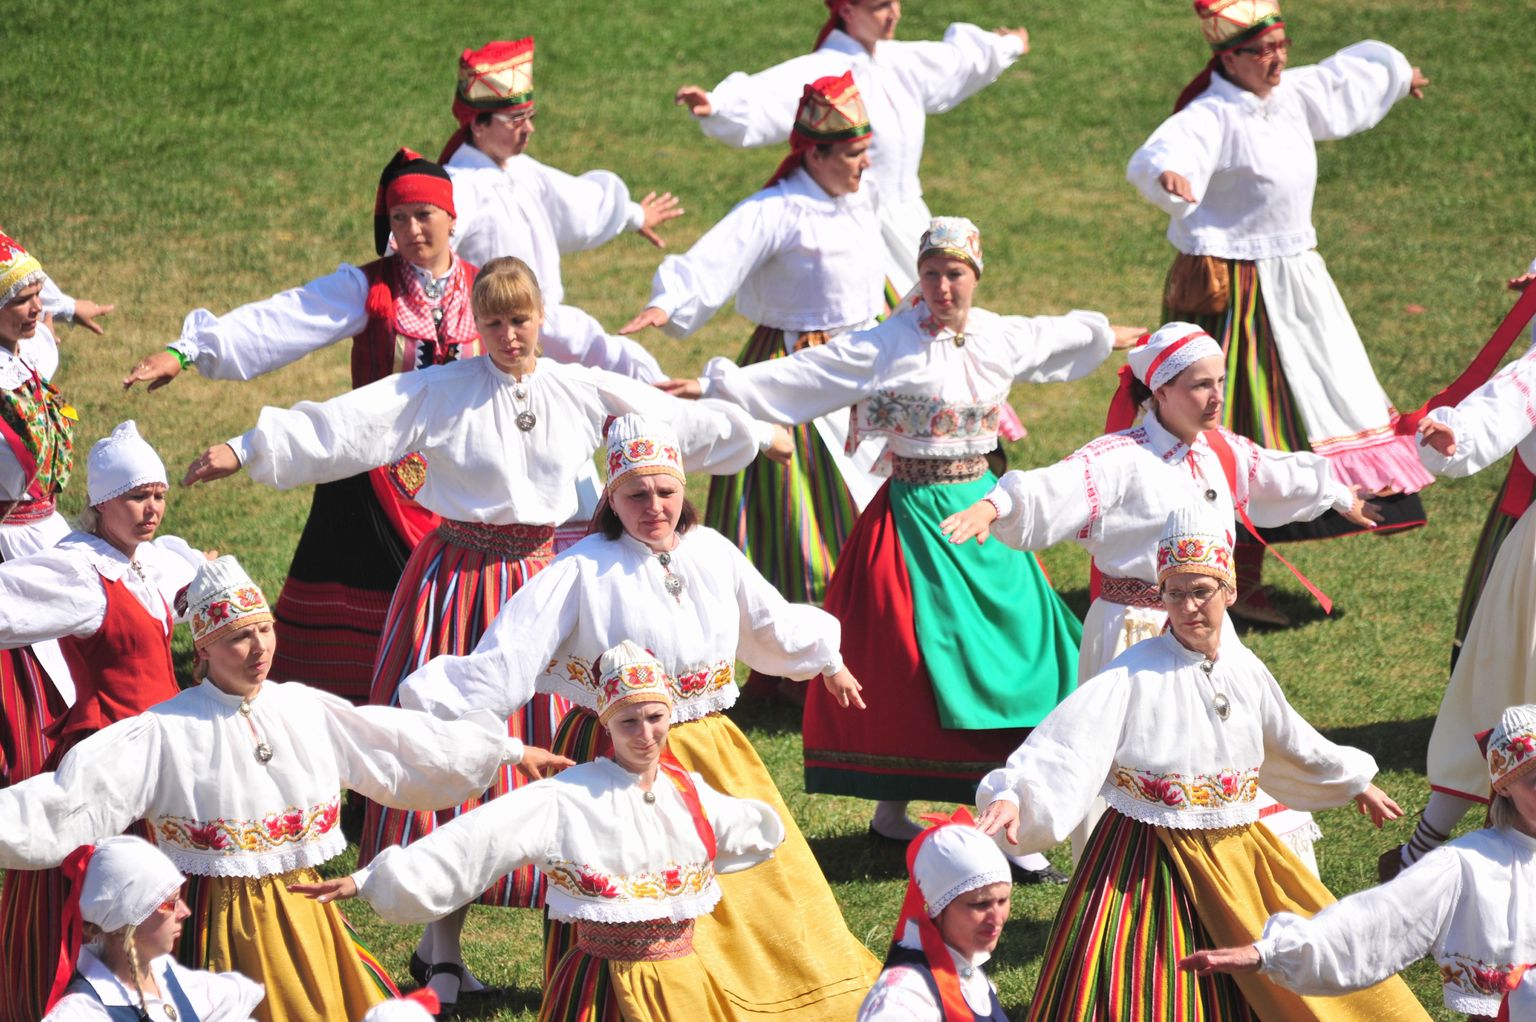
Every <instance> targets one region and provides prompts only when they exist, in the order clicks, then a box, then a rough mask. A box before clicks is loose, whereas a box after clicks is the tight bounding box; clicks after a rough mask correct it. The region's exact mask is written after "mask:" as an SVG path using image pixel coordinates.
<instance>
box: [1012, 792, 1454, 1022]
mask: <svg viewBox="0 0 1536 1022" xmlns="http://www.w3.org/2000/svg"><path fill="white" fill-rule="evenodd" d="M1333 900H1334V899H1333V896H1332V895H1331V894H1329V893H1328V890H1327V888H1325V887H1323V885H1322V884H1321V883H1320V882H1319V881H1318V880H1317V878H1316V877H1313V876H1312V875H1311V874H1310V873H1308V872H1307V871H1306V869H1305V867H1303V866H1302V864H1301V862H1300V861H1299V860H1298V859H1297V858H1296V857H1295V855H1293V854H1292V853H1291V852H1290V850H1289V849H1287V848H1286V847H1285V846H1284V845H1282V844H1281V843H1280V842H1279V840H1278V839H1277V838H1275V837H1274V835H1272V834H1270V833H1269V831H1267V830H1265V829H1264V828H1262V827H1259V826H1258V825H1256V824H1255V825H1249V826H1242V827H1231V828H1227V829H1224V830H1174V829H1170V828H1164V827H1154V826H1151V825H1150V824H1146V823H1139V822H1137V821H1135V820H1132V819H1130V818H1129V817H1127V816H1123V815H1121V814H1120V813H1118V812H1115V811H1113V810H1111V811H1109V812H1107V813H1105V814H1104V817H1103V818H1102V819H1101V820H1100V821H1099V825H1098V826H1097V827H1096V828H1095V829H1094V832H1093V836H1092V837H1091V838H1090V839H1089V841H1088V846H1087V848H1086V850H1085V851H1084V853H1083V858H1082V861H1081V862H1080V863H1079V864H1078V867H1077V870H1076V872H1075V873H1074V874H1073V877H1072V882H1071V884H1070V886H1068V888H1067V893H1066V896H1065V897H1064V898H1063V899H1062V903H1061V908H1060V910H1058V912H1057V914H1056V921H1055V923H1054V924H1053V925H1052V927H1051V935H1050V937H1049V939H1048V940H1047V942H1046V949H1045V956H1044V958H1043V960H1042V962H1041V965H1040V980H1039V984H1038V985H1037V986H1036V988H1035V997H1034V1001H1033V1003H1032V1004H1031V1005H1030V1009H1029V1014H1028V1019H1029V1022H1143V1020H1149V1019H1158V1020H1176V1022H1231V1020H1242V1022H1251V1020H1255V1019H1265V1020H1269V1019H1286V1020H1287V1022H1302V1020H1306V1019H1328V1020H1330V1022H1333V1020H1336V1022H1367V1020H1370V1022H1387V1020H1389V1019H1392V1020H1396V1019H1405V1020H1411V1019H1427V1018H1428V1017H1429V1016H1428V1015H1427V1014H1425V1012H1424V1009H1423V1008H1422V1007H1420V1005H1419V1003H1418V1001H1417V1000H1416V999H1415V998H1414V996H1413V994H1412V993H1411V992H1409V990H1408V988H1407V986H1406V985H1405V984H1404V983H1403V981H1402V980H1401V979H1398V978H1396V977H1393V978H1392V979H1390V980H1387V981H1385V982H1383V983H1378V984H1377V985H1376V986H1373V987H1369V988H1367V989H1365V990H1361V991H1358V992H1356V993H1353V994H1347V995H1344V996H1342V997H1301V996H1298V995H1296V994H1293V993H1291V992H1290V991H1288V990H1285V989H1284V988H1282V987H1280V986H1277V985H1276V984H1275V983H1273V982H1271V981H1270V980H1269V979H1267V978H1265V977H1264V976H1261V975H1259V974H1257V973H1255V974H1250V975H1242V976H1231V975H1225V974H1220V973H1218V974H1215V975H1212V976H1207V977H1197V976H1195V975H1194V974H1193V973H1189V972H1181V971H1180V970H1179V967H1178V964H1179V960H1180V959H1181V958H1183V957H1185V956H1186V955H1188V954H1190V953H1191V952H1194V951H1198V950H1202V949H1206V948H1217V947H1232V946H1237V945H1243V944H1251V943H1252V942H1253V941H1254V940H1256V939H1258V937H1259V935H1260V933H1261V932H1262V931H1263V928H1264V923H1265V921H1266V920H1267V919H1268V918H1269V916H1270V915H1271V914H1273V913H1275V912H1299V913H1301V914H1302V915H1307V916H1310V915H1312V914H1313V913H1315V912H1317V911H1318V910H1320V909H1321V908H1323V907H1324V906H1326V905H1329V904H1332V902H1333Z"/></svg>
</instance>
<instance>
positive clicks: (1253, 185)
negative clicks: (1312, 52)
mask: <svg viewBox="0 0 1536 1022" xmlns="http://www.w3.org/2000/svg"><path fill="white" fill-rule="evenodd" d="M1412 80H1413V68H1412V67H1411V66H1410V65H1409V63H1408V60H1407V58H1405V57H1404V56H1403V55H1402V54H1401V53H1399V52H1398V51H1397V50H1395V49H1393V48H1392V47H1390V46H1388V45H1387V44H1385V43H1379V42H1375V41H1373V40H1367V41H1365V42H1361V43H1356V44H1355V45H1353V46H1349V47H1346V48H1345V49H1343V50H1340V51H1339V52H1338V53H1336V54H1334V55H1333V56H1332V57H1329V58H1328V59H1327V60H1324V61H1323V62H1322V63H1320V64H1316V65H1312V66H1308V67H1294V68H1287V69H1286V70H1285V72H1284V73H1283V74H1282V75H1281V78H1280V84H1279V85H1277V86H1275V88H1274V90H1273V91H1272V92H1271V93H1270V94H1269V95H1268V96H1267V97H1265V98H1263V99H1260V98H1259V97H1258V96H1256V95H1254V94H1253V93H1251V92H1249V91H1247V90H1246V89H1244V88H1242V87H1241V86H1238V85H1234V84H1233V83H1232V82H1230V81H1228V80H1227V79H1225V78H1223V77H1222V76H1221V75H1219V74H1218V75H1213V76H1212V77H1211V84H1210V87H1209V88H1207V89H1206V90H1205V91H1204V92H1202V93H1201V94H1200V95H1199V96H1198V97H1196V98H1195V99H1194V100H1193V101H1192V102H1191V103H1190V104H1189V105H1188V106H1186V107H1185V108H1184V109H1183V110H1180V111H1179V112H1178V113H1176V114H1174V115H1173V116H1172V117H1170V118H1168V119H1167V120H1166V121H1164V122H1163V123H1162V125H1161V126H1159V127H1158V129H1157V130H1156V131H1154V132H1153V133H1152V136H1151V137H1150V138H1148V139H1147V141H1146V142H1145V143H1143V144H1142V147H1141V148H1140V149H1138V150H1136V153H1135V154H1134V155H1133V156H1132V157H1131V160H1130V164H1129V165H1128V166H1127V168H1126V177H1127V178H1128V179H1129V180H1130V182H1131V183H1132V184H1133V185H1135V186H1136V188H1137V189H1138V190H1139V191H1140V192H1141V194H1142V195H1143V196H1145V197H1146V199H1147V201H1148V202H1150V203H1152V205H1154V206H1156V207H1157V208H1158V209H1160V210H1162V211H1163V212H1165V213H1167V214H1168V215H1169V216H1170V218H1171V219H1170V220H1169V223H1168V240H1169V241H1170V242H1172V243H1173V247H1174V248H1176V249H1178V250H1179V251H1180V252H1184V253H1188V254H1191V255H1212V256H1219V257H1221V258H1225V259H1268V258H1272V257H1276V256H1292V255H1297V254H1299V253H1302V252H1305V251H1307V250H1308V249H1311V248H1315V247H1316V246H1317V231H1316V230H1315V229H1314V228H1313V226H1312V197H1313V193H1314V192H1315V190H1316V187H1317V147H1316V143H1317V142H1318V141H1325V140H1328V139H1336V138H1344V137H1345V136H1347V135H1353V134H1355V133H1357V132H1361V131H1365V130H1367V129H1368V128H1371V127H1374V126H1375V125H1376V124H1377V123H1378V122H1379V121H1380V120H1381V119H1382V118H1383V117H1385V116H1386V115H1387V111H1388V110H1390V109H1391V108H1392V106H1393V104H1395V103H1396V102H1397V101H1398V100H1400V99H1402V98H1403V97H1404V96H1406V95H1407V94H1408V88H1409V85H1410V84H1411V83H1412ZM1169 170H1171V171H1174V172H1176V173H1178V174H1181V175H1183V176H1184V177H1185V178H1186V179H1188V181H1189V184H1190V188H1191V189H1192V190H1193V191H1194V193H1195V198H1196V201H1195V202H1193V203H1189V202H1185V201H1184V200H1183V199H1180V198H1179V197H1177V196H1175V195H1171V194H1169V193H1168V192H1167V191H1164V189H1163V186H1162V185H1160V184H1158V178H1159V176H1161V175H1162V173H1163V172H1164V171H1169Z"/></svg>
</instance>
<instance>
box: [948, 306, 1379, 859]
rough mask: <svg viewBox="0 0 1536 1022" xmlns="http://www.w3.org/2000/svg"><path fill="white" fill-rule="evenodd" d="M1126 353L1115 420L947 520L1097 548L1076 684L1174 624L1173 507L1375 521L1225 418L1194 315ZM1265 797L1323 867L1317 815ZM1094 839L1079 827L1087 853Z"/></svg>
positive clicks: (1286, 518) (1342, 488) (1012, 539)
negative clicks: (1162, 545) (1165, 561)
mask: <svg viewBox="0 0 1536 1022" xmlns="http://www.w3.org/2000/svg"><path fill="white" fill-rule="evenodd" d="M1126 360H1127V362H1128V363H1129V364H1128V365H1127V366H1126V367H1124V368H1122V369H1121V370H1120V391H1119V392H1118V393H1117V394H1116V395H1115V399H1114V401H1113V403H1112V404H1111V406H1110V414H1109V420H1110V421H1109V423H1108V425H1109V427H1110V428H1111V429H1114V430H1116V431H1115V432H1111V433H1109V434H1107V435H1105V436H1102V437H1099V438H1098V439H1097V440H1094V441H1092V442H1090V443H1088V444H1086V445H1084V446H1083V447H1080V448H1078V450H1076V451H1075V452H1073V453H1072V454H1071V455H1069V456H1068V457H1066V458H1065V459H1063V460H1061V461H1059V462H1057V463H1056V464H1054V465H1047V466H1044V467H1042V468H1037V469H1033V470H1030V471H1028V472H1018V471H1014V472H1008V473H1006V474H1005V475H1004V476H1003V477H1002V479H1000V480H999V481H998V484H997V486H996V487H995V488H994V489H993V490H992V491H991V492H989V493H988V494H987V495H986V496H985V497H983V498H982V499H981V500H980V501H977V502H976V503H975V504H973V505H971V506H970V507H969V508H967V509H966V510H964V511H963V512H960V513H958V514H955V515H951V516H950V517H949V518H947V519H945V520H944V522H943V524H942V525H941V526H940V528H941V529H942V530H943V531H944V533H945V534H946V535H948V537H949V540H950V542H952V543H963V542H965V541H966V540H968V539H971V538H972V537H975V538H976V540H977V542H980V543H985V542H986V541H987V539H988V537H989V536H992V537H995V538H997V539H999V540H1001V541H1002V542H1003V543H1005V544H1007V545H1008V546H1011V547H1015V548H1017V549H1020V550H1043V549H1045V548H1046V547H1049V546H1053V545H1054V544H1056V543H1061V542H1064V541H1072V542H1076V543H1078V544H1079V545H1081V546H1082V547H1083V548H1084V549H1086V550H1087V551H1088V552H1089V554H1091V555H1092V557H1093V567H1094V582H1095V590H1094V594H1093V596H1094V599H1093V603H1092V604H1091V605H1090V606H1089V608H1088V615H1087V617H1086V619H1085V620H1084V623H1083V645H1082V651H1081V654H1080V656H1079V658H1078V664H1077V680H1078V682H1079V683H1081V682H1085V681H1087V680H1088V679H1089V678H1092V677H1094V676H1095V675H1097V674H1099V673H1100V672H1101V671H1103V670H1104V669H1105V667H1107V666H1108V665H1109V662H1110V661H1111V660H1113V659H1115V658H1116V657H1117V656H1119V655H1120V654H1121V653H1123V652H1125V650H1126V649H1128V648H1129V647H1131V646H1133V645H1135V644H1136V643H1138V642H1140V641H1142V640H1143V639H1149V638H1151V637H1153V636H1155V635H1160V634H1162V632H1163V631H1164V629H1165V628H1166V627H1167V623H1168V611H1167V610H1166V609H1165V608H1164V606H1163V603H1162V601H1161V599H1160V598H1159V597H1158V593H1157V564H1156V561H1155V553H1156V550H1157V537H1158V536H1159V535H1160V534H1161V533H1162V529H1163V525H1164V523H1166V522H1167V520H1168V514H1169V513H1170V512H1171V511H1173V510H1174V509H1175V508H1178V507H1183V506H1184V505H1186V504H1191V503H1204V504H1206V505H1207V506H1209V507H1210V509H1211V511H1212V513H1213V514H1214V515H1215V516H1216V517H1218V518H1220V519H1221V520H1222V521H1228V522H1231V521H1234V519H1235V514H1236V512H1237V510H1238V509H1241V511H1242V513H1243V514H1244V515H1245V516H1247V517H1248V519H1249V520H1250V521H1252V522H1254V523H1255V524H1256V525H1258V526H1260V527H1263V526H1281V525H1286V524H1288V523H1291V522H1296V521H1310V520H1312V519H1314V518H1316V517H1317V516H1319V515H1321V514H1324V513H1325V512H1327V511H1329V510H1330V509H1332V510H1335V511H1338V512H1339V513H1340V514H1341V515H1343V516H1345V517H1346V518H1348V519H1349V520H1350V521H1351V522H1354V523H1356V524H1357V525H1358V526H1359V527H1360V528H1370V527H1371V526H1372V525H1373V519H1372V516H1373V515H1374V514H1375V513H1376V512H1375V510H1374V508H1372V507H1371V506H1370V505H1367V504H1365V503H1364V502H1363V501H1362V500H1361V499H1360V498H1359V497H1358V496H1357V495H1356V494H1355V493H1354V492H1353V491H1352V490H1351V488H1350V487H1348V486H1346V485H1344V484H1343V483H1342V482H1340V481H1339V480H1338V478H1337V476H1336V474H1335V472H1334V471H1333V467H1332V463H1331V462H1329V461H1328V459H1326V458H1324V457H1322V456H1321V455H1317V454H1311V453H1307V452H1298V453H1291V452H1285V451H1275V450H1270V449H1268V448H1264V447H1260V446H1258V445H1257V444H1255V443H1254V442H1253V441H1251V440H1249V439H1247V438H1246V437H1241V436H1238V435H1237V434H1235V433H1232V432H1230V431H1229V430H1227V429H1225V428H1223V427H1222V426H1221V412H1222V403H1223V396H1222V395H1223V376H1224V375H1225V370H1224V367H1223V366H1224V359H1223V356H1222V353H1221V348H1220V347H1219V346H1218V345H1217V344H1216V342H1215V340H1213V339H1212V338H1211V336H1210V335H1209V334H1207V333H1206V332H1205V331H1203V330H1201V329H1200V328H1199V327H1197V326H1195V325H1193V324H1191V323H1168V324H1165V325H1164V326H1162V327H1160V328H1159V329H1158V331H1157V333H1155V334H1153V335H1152V336H1151V337H1149V338H1147V339H1146V341H1145V342H1144V343H1141V344H1139V345H1137V346H1136V347H1135V348H1132V349H1131V351H1130V352H1128V353H1127V356H1126ZM1143 407H1145V409H1146V411H1145V415H1144V416H1143V418H1142V420H1141V422H1140V424H1139V425H1135V426H1132V425H1131V423H1132V420H1133V418H1134V416H1135V414H1136V412H1137V411H1138V410H1140V409H1142V408H1143ZM1259 797H1260V803H1261V804H1260V809H1261V818H1262V819H1263V822H1264V824H1265V826H1267V827H1269V828H1270V829H1271V830H1273V831H1274V832H1275V834H1276V835H1277V836H1279V837H1280V838H1281V839H1282V840H1284V841H1285V842H1286V844H1288V845H1290V846H1291V849H1292V850H1293V851H1294V852H1296V854H1297V855H1299V856H1300V857H1301V858H1302V860H1303V861H1304V862H1306V863H1307V864H1308V865H1310V866H1311V867H1312V868H1313V870H1314V871H1315V870H1316V860H1315V859H1314V858H1313V853H1312V843H1313V841H1314V839H1315V838H1316V837H1317V836H1318V831H1317V827H1316V825H1315V824H1313V822H1312V817H1311V816H1310V815H1309V814H1307V813H1298V812H1288V811H1286V809H1285V807H1284V806H1280V805H1278V804H1277V803H1275V802H1274V801H1273V800H1272V799H1270V798H1268V797H1267V796H1265V795H1263V793H1260V796H1259ZM1086 837H1087V834H1086V832H1080V833H1079V834H1078V835H1076V840H1075V842H1074V843H1075V845H1076V846H1077V848H1078V850H1079V851H1080V850H1081V846H1082V841H1083V839H1084V838H1086Z"/></svg>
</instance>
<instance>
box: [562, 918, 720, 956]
mask: <svg viewBox="0 0 1536 1022" xmlns="http://www.w3.org/2000/svg"><path fill="white" fill-rule="evenodd" d="M576 946H577V947H578V948H580V949H581V950H582V951H585V952H586V953H587V954H589V955H591V956H592V957H593V958H601V959H604V960H605V961H610V962H662V961H666V960H667V959H669V958H685V957H687V956H688V955H691V954H692V953H693V920H692V919H684V920H682V921H681V922H676V923H674V922H672V921H671V920H669V919H646V920H643V921H641V922H638V923H589V922H580V923H577V924H576Z"/></svg>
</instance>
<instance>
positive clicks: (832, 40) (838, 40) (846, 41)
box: [820, 28, 880, 60]
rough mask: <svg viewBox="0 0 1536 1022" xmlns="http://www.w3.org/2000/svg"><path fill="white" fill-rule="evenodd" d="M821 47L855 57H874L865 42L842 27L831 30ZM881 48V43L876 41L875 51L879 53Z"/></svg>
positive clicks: (866, 58) (870, 58) (869, 58)
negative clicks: (866, 47) (865, 46)
mask: <svg viewBox="0 0 1536 1022" xmlns="http://www.w3.org/2000/svg"><path fill="white" fill-rule="evenodd" d="M820 48H821V49H823V50H832V51H833V52H835V53H842V54H846V55H847V56H849V57H853V58H855V59H858V58H860V57H862V58H864V59H865V60H872V59H874V54H873V53H870V52H869V51H868V50H866V49H865V48H864V44H863V43H861V42H859V41H858V40H857V39H855V38H854V37H853V36H851V35H849V34H848V33H847V32H844V31H843V30H842V29H840V28H834V29H833V30H832V31H831V32H829V33H828V34H827V38H826V39H824V40H822V43H821V47H820ZM879 50H880V44H879V43H875V51H876V52H877V53H878V52H879Z"/></svg>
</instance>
